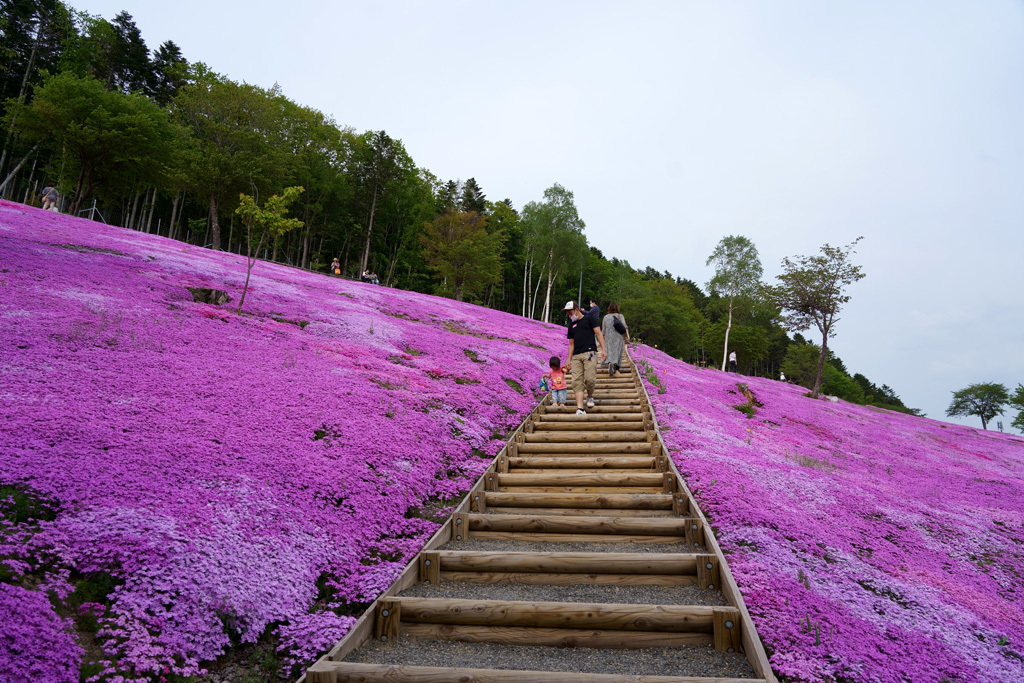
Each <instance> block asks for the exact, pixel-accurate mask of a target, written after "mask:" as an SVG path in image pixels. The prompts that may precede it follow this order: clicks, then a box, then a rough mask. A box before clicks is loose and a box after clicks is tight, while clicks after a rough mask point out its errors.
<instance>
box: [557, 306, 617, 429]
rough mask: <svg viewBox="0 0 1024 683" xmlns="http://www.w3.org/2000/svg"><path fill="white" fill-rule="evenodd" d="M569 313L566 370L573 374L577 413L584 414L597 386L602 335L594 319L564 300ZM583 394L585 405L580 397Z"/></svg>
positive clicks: (605, 355) (602, 342) (603, 353)
mask: <svg viewBox="0 0 1024 683" xmlns="http://www.w3.org/2000/svg"><path fill="white" fill-rule="evenodd" d="M563 310H564V311H565V313H566V315H568V316H569V328H568V331H567V332H566V338H567V339H568V340H569V371H570V373H571V374H572V390H573V392H574V393H575V394H576V414H577V415H586V414H587V411H586V408H593V407H594V387H595V386H596V385H597V351H598V345H600V349H601V357H602V360H604V358H605V357H607V354H606V353H605V345H604V335H602V334H601V328H600V326H599V325H598V323H597V321H596V320H594V319H593V318H591V317H590V316H589V315H584V314H583V311H581V310H580V307H579V304H578V303H576V302H575V301H569V302H566V304H565V306H564V307H563ZM584 393H586V408H584V404H583V400H584Z"/></svg>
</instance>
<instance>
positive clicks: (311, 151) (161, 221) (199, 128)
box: [0, 0, 916, 412]
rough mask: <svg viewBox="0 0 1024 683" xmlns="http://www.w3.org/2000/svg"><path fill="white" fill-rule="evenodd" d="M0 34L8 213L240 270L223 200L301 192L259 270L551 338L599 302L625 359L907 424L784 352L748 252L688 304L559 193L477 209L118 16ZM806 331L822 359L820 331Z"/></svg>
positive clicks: (777, 292) (395, 157) (391, 149)
mask: <svg viewBox="0 0 1024 683" xmlns="http://www.w3.org/2000/svg"><path fill="white" fill-rule="evenodd" d="M0 30H2V38H0V102H2V114H3V119H2V121H3V135H4V138H5V139H4V145H3V150H2V153H0V182H2V183H3V186H2V189H0V194H2V196H3V197H5V198H8V199H13V200H16V201H21V202H25V203H34V204H36V205H38V204H39V190H40V189H41V188H42V187H44V186H45V185H52V186H55V187H57V188H58V190H60V192H61V195H62V198H61V199H62V201H61V205H60V208H61V210H62V211H63V212H64V213H68V214H72V215H79V216H85V217H88V218H92V219H93V220H98V221H103V222H106V223H108V224H112V225H119V226H123V227H126V228H130V229H134V230H140V231H144V232H147V233H152V234H159V235H162V236H165V237H169V238H172V239H177V240H182V241H186V242H189V243H191V244H196V245H201V246H204V247H208V248H212V249H219V250H226V251H232V252H235V253H241V254H248V253H249V252H250V251H251V249H252V248H253V244H251V243H250V242H249V241H248V240H249V239H250V237H251V232H250V231H248V230H246V229H245V228H246V226H243V225H242V224H241V222H240V221H239V220H236V218H237V217H238V213H237V211H236V209H237V208H238V207H239V203H240V196H241V195H242V194H245V195H247V197H250V198H252V199H253V201H254V202H256V203H262V202H263V201H264V200H265V199H266V198H268V197H270V196H271V195H275V194H280V193H281V192H282V191H283V190H284V189H285V188H302V191H301V193H300V194H297V195H295V196H294V201H293V203H292V205H291V209H290V210H291V212H292V214H293V215H294V217H295V218H297V219H298V220H299V221H301V225H300V226H299V227H298V228H297V229H291V230H287V231H280V232H277V233H275V234H274V235H273V236H272V237H271V238H270V239H264V240H261V241H260V243H259V248H260V249H261V250H262V253H260V254H258V255H259V256H260V257H261V258H264V259H269V260H273V261H276V262H280V263H284V264H287V265H291V266H294V267H297V268H303V269H308V270H313V271H321V272H325V273H326V272H328V269H327V264H329V263H330V262H331V260H332V259H333V258H338V259H339V262H340V264H341V270H342V274H343V275H344V276H346V277H356V276H358V275H359V274H360V273H362V272H363V271H365V270H367V269H369V270H371V271H373V272H375V273H377V275H378V278H379V280H380V282H381V284H382V285H386V286H391V287H398V288H403V289H409V290H414V291H420V292H427V293H433V294H439V295H442V296H448V297H452V298H455V299H457V300H460V301H470V302H475V303H479V304H481V305H484V306H488V307H491V308H495V309H499V310H503V311H507V312H510V313H516V314H519V315H522V316H525V317H529V318H534V319H539V320H545V321H561V307H562V304H563V303H564V302H565V301H567V300H575V299H577V298H583V299H584V300H587V299H589V298H593V299H595V300H597V301H598V302H600V303H601V304H602V305H606V304H607V303H608V302H611V301H616V302H617V303H618V304H619V305H620V307H621V308H622V310H623V312H625V314H626V317H627V320H628V321H629V324H630V328H631V331H632V336H633V338H634V339H637V338H639V339H642V340H643V341H644V342H647V343H649V344H652V345H655V346H657V347H658V348H660V349H662V350H664V351H665V352H667V353H669V354H671V355H672V356H675V357H677V358H680V359H683V360H685V361H687V362H690V363H694V364H696V365H700V366H707V367H724V364H725V357H726V355H727V353H728V351H736V353H737V355H738V359H739V370H740V372H742V373H743V374H746V375H757V376H765V377H774V378H778V377H779V376H780V373H785V376H786V377H787V379H788V380H789V381H793V382H796V383H799V384H802V385H804V386H806V387H808V388H809V389H812V393H813V394H815V395H816V394H817V393H818V391H819V390H820V391H821V392H823V393H827V394H831V395H836V396H839V397H841V398H844V399H846V400H850V401H854V402H857V403H866V404H873V405H877V406H882V407H886V408H892V409H896V410H903V411H907V412H916V411H913V410H912V409H908V408H906V406H904V405H903V403H902V401H901V400H900V399H899V397H898V396H897V395H896V393H895V392H894V391H893V390H892V389H890V388H889V387H888V386H885V385H882V386H880V387H879V386H877V385H875V384H874V383H872V382H871V381H870V380H868V379H867V378H866V377H864V376H863V375H861V374H859V373H855V374H852V375H851V374H850V373H849V371H848V370H847V368H846V367H845V365H844V364H843V362H842V361H841V360H840V359H839V358H838V357H836V356H835V355H834V354H833V353H832V351H831V350H830V349H828V348H827V345H826V347H825V349H824V351H823V350H822V347H821V346H819V345H817V344H814V343H811V342H809V341H808V340H806V339H804V338H803V337H802V336H801V335H800V334H799V333H797V334H795V335H794V337H793V338H790V337H789V336H788V335H787V330H788V331H793V330H796V329H806V327H807V326H809V324H810V323H809V322H808V321H807V320H802V319H801V320H799V321H797V323H794V322H793V321H794V320H795V318H793V317H792V316H791V318H789V319H787V318H786V316H785V315H784V310H785V309H786V307H787V306H790V307H792V306H796V307H797V308H799V307H800V304H793V303H791V302H790V303H787V300H786V299H785V297H784V296H782V293H783V292H782V289H784V287H783V286H782V285H780V287H781V289H780V287H777V288H774V289H773V288H771V287H766V286H764V285H762V284H761V283H760V282H759V279H760V264H759V262H756V250H753V247H752V245H749V247H750V249H751V250H752V251H750V252H749V253H747V254H746V255H747V256H749V255H751V254H752V255H753V258H754V263H753V265H756V267H755V268H753V270H750V268H751V267H752V266H751V263H750V262H747V261H743V260H742V259H741V260H740V261H739V262H738V263H739V267H740V271H741V272H745V273H746V275H747V276H748V277H746V279H745V280H744V278H739V280H733V281H731V282H732V285H735V286H732V285H730V280H729V278H728V277H726V276H727V275H729V271H728V268H725V266H723V265H722V264H728V263H730V261H729V258H731V257H730V256H729V254H730V252H728V250H727V249H726V247H730V246H736V245H735V244H734V243H733V242H730V240H739V242H738V244H739V245H740V246H743V245H744V243H745V240H744V238H735V237H730V238H725V239H723V242H722V244H720V246H719V249H718V250H716V252H715V254H713V255H712V257H711V258H709V259H708V262H709V264H711V263H715V264H716V269H717V270H716V278H715V279H713V280H712V281H710V282H709V283H707V289H706V291H705V290H702V289H701V287H700V286H699V285H698V284H697V283H695V282H693V281H691V280H689V279H685V278H680V277H675V276H673V275H672V274H671V273H669V272H667V271H666V272H664V273H662V272H658V271H656V270H654V269H652V268H649V267H648V268H636V267H633V266H631V265H630V264H629V263H628V262H626V261H624V260H619V259H617V258H615V257H606V256H605V255H604V254H602V253H601V251H599V250H598V249H596V248H594V247H593V246H590V245H589V244H588V243H587V239H586V237H585V235H584V228H585V224H584V222H583V220H582V219H581V218H580V216H579V213H578V211H577V208H576V206H575V203H574V197H573V193H572V192H571V191H570V190H568V189H567V188H565V187H563V186H561V185H559V184H557V183H556V184H553V185H552V186H551V187H550V188H548V189H547V190H546V191H545V192H544V195H543V197H541V198H539V199H538V200H536V201H531V202H528V203H527V204H526V205H525V206H523V207H521V208H519V209H517V208H516V207H514V206H513V205H512V202H511V201H510V200H508V199H502V200H499V201H492V200H489V199H488V198H487V197H486V195H485V194H484V191H483V188H481V186H480V185H479V183H478V182H477V181H476V180H475V179H474V178H468V179H466V180H465V181H462V180H449V179H440V178H438V177H436V176H435V175H434V174H432V173H431V172H430V171H429V170H427V169H426V168H423V167H419V166H417V165H416V163H415V162H414V161H413V160H412V158H411V157H410V156H409V154H408V152H407V151H406V150H405V148H404V146H403V145H402V142H401V140H399V139H397V138H395V137H392V136H390V135H389V134H388V133H387V132H385V131H383V130H380V131H365V132H358V131H356V130H354V129H352V128H351V127H347V126H343V125H339V124H338V123H337V122H335V121H334V120H333V119H332V118H331V117H329V116H326V115H324V114H323V113H321V112H319V111H316V110H314V109H311V108H309V107H305V106H302V105H300V104H298V103H296V102H293V101H292V100H290V99H288V98H287V97H286V96H285V95H284V93H282V92H281V89H280V88H279V87H278V86H276V85H275V86H274V87H273V88H270V89H264V88H260V87H258V86H254V85H250V84H247V83H244V82H243V83H240V82H236V81H233V80H231V79H230V78H228V77H226V76H224V75H222V74H218V73H216V72H214V71H213V70H211V69H210V68H209V67H207V66H206V65H205V64H203V63H201V62H196V63H190V62H189V61H188V60H187V59H186V58H185V56H184V55H183V54H182V53H181V50H180V49H179V48H178V46H177V45H175V44H174V42H173V41H166V42H165V43H163V44H162V45H160V46H159V48H157V49H156V50H155V51H152V52H151V51H150V50H149V48H148V47H147V46H146V43H145V41H144V40H143V37H142V34H141V32H140V31H139V29H138V27H137V26H136V25H135V22H134V20H133V19H132V17H131V16H130V15H129V14H128V13H127V12H121V13H119V14H118V15H117V16H116V17H114V19H113V21H108V20H106V19H104V18H102V17H98V16H92V15H89V14H87V13H83V12H79V11H76V10H74V9H73V8H71V7H70V6H68V5H66V4H64V3H63V2H60V0H6V1H5V2H4V4H3V6H2V13H0ZM254 206H255V204H254ZM746 244H749V243H746ZM827 247H828V245H826V248H827ZM723 249H725V251H723ZM823 249H824V248H823ZM254 256H255V255H254ZM732 256H735V254H732ZM723 259H724V260H723ZM734 265H735V264H734ZM723 268H725V270H723ZM744 269H746V270H744ZM733 274H735V273H733ZM860 277H862V275H861V276H860ZM755 281H756V282H755ZM737 283H739V284H737ZM744 283H745V284H744ZM783 284H785V283H783ZM793 310H796V309H793ZM800 325H803V327H800ZM819 329H821V330H822V333H823V336H822V341H823V342H827V339H828V338H829V336H831V334H832V332H830V331H829V328H828V325H827V324H826V325H825V327H824V328H822V327H821V326H820V325H819Z"/></svg>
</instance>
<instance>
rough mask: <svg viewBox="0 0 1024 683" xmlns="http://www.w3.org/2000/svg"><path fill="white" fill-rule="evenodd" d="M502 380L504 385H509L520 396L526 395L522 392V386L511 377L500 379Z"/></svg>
mask: <svg viewBox="0 0 1024 683" xmlns="http://www.w3.org/2000/svg"><path fill="white" fill-rule="evenodd" d="M502 379H503V380H505V384H507V385H509V386H510V387H512V388H513V389H515V390H516V391H518V392H519V393H520V394H523V395H524V396H525V395H526V391H524V390H523V385H522V384H520V383H519V382H517V381H515V380H514V379H512V378H511V377H502Z"/></svg>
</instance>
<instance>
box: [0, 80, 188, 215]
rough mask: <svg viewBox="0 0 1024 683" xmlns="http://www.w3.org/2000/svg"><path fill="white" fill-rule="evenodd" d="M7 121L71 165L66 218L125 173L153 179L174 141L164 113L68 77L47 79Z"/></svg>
mask: <svg viewBox="0 0 1024 683" xmlns="http://www.w3.org/2000/svg"><path fill="white" fill-rule="evenodd" d="M8 117H10V118H9V120H16V126H17V128H18V130H20V131H21V133H22V134H23V135H25V136H27V137H30V138H32V139H35V140H39V141H43V143H44V144H49V145H51V146H52V147H53V148H55V149H63V150H66V151H67V153H68V154H70V155H71V156H72V157H73V159H74V161H76V162H77V180H76V181H75V190H74V197H75V199H74V204H73V206H72V209H71V210H72V213H77V212H78V210H79V208H80V207H81V205H82V202H84V201H85V200H86V199H87V198H88V197H89V196H90V195H91V194H92V193H93V191H95V190H96V188H97V187H99V186H101V185H103V184H104V183H107V182H111V181H112V180H114V179H119V178H123V175H124V174H125V173H132V174H136V175H138V176H140V177H143V178H145V179H148V180H152V179H155V178H157V177H158V176H159V175H160V174H161V173H162V171H163V170H164V166H165V165H166V163H168V160H169V159H170V154H171V143H172V141H173V140H174V139H175V133H174V130H173V128H172V127H171V125H170V124H169V122H168V118H167V113H166V112H165V111H164V110H162V109H160V107H158V106H157V105H156V104H154V103H153V102H152V101H150V100H149V99H147V98H146V97H144V96H142V95H138V94H131V95H126V94H124V93H120V92H110V91H107V90H105V89H104V87H103V84H102V83H100V82H99V81H97V80H96V79H95V78H92V77H86V78H80V77H78V76H76V75H74V74H72V73H62V74H58V75H57V76H53V77H51V78H49V79H47V81H46V82H45V84H44V85H43V86H42V87H41V88H39V89H38V90H37V91H36V93H35V97H34V98H33V100H32V103H31V104H30V105H28V106H20V107H15V108H13V109H12V110H11V111H10V112H9V113H8Z"/></svg>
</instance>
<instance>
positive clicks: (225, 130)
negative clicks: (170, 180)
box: [171, 64, 287, 249]
mask: <svg viewBox="0 0 1024 683" xmlns="http://www.w3.org/2000/svg"><path fill="white" fill-rule="evenodd" d="M192 78H193V82H191V83H189V84H188V85H186V86H185V87H183V88H181V90H180V91H179V92H178V95H177V96H176V97H175V98H174V100H173V102H172V104H171V111H172V114H173V116H174V118H175V119H176V120H177V121H178V122H179V123H181V125H183V126H184V127H185V128H186V129H188V130H189V132H190V133H191V137H190V140H191V146H190V150H189V154H188V162H187V164H188V175H189V177H190V178H191V181H192V188H193V189H194V190H195V191H197V192H199V193H201V196H204V197H205V199H206V200H208V202H209V204H208V206H209V211H210V238H211V246H212V247H213V248H214V249H220V248H221V229H220V219H219V212H220V206H221V204H222V203H223V202H225V201H228V200H229V198H230V197H231V196H233V195H234V194H237V193H241V192H242V191H243V190H245V189H250V188H252V187H254V186H255V188H256V190H257V191H263V192H269V191H270V188H272V187H275V186H276V187H280V184H279V183H280V182H281V180H282V179H283V177H284V174H285V169H286V163H287V150H286V148H285V147H284V145H283V143H282V141H281V135H280V132H281V113H282V111H283V108H284V107H283V104H282V102H281V99H283V98H280V92H278V91H277V90H276V89H275V90H263V89H262V88H258V87H256V86H253V85H248V84H246V83H242V84H239V83H235V82H233V81H230V80H227V79H225V78H222V77H220V76H218V75H217V74H214V73H212V72H210V71H209V70H207V69H206V68H205V66H203V65H202V64H198V65H194V66H193V76H192ZM250 191H251V190H250Z"/></svg>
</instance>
